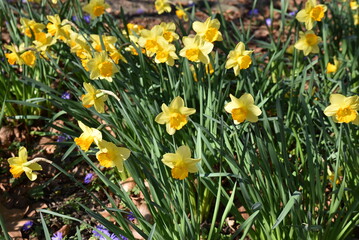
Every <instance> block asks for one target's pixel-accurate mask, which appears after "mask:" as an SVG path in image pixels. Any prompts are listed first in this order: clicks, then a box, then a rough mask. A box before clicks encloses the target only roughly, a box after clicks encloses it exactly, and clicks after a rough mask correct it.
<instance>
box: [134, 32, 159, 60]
mask: <svg viewBox="0 0 359 240" xmlns="http://www.w3.org/2000/svg"><path fill="white" fill-rule="evenodd" d="M159 39H164V37H163V28H162V27H161V26H159V25H155V26H154V27H153V28H151V30H147V29H143V30H141V37H140V38H139V39H138V45H140V46H141V47H143V48H145V49H146V54H147V56H149V57H152V56H153V55H155V54H156V52H157V51H158V49H159V48H160V45H159V44H158V40H159Z"/></svg>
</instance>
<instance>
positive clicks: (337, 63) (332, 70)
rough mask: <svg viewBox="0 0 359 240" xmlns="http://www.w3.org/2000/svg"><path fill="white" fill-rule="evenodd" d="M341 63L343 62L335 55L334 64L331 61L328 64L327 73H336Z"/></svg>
mask: <svg viewBox="0 0 359 240" xmlns="http://www.w3.org/2000/svg"><path fill="white" fill-rule="evenodd" d="M340 65H341V62H340V61H338V60H337V58H336V57H334V64H331V63H330V62H328V64H327V73H335V72H336V71H338V69H339V67H340Z"/></svg>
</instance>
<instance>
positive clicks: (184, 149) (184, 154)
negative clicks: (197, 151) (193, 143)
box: [176, 145, 191, 160]
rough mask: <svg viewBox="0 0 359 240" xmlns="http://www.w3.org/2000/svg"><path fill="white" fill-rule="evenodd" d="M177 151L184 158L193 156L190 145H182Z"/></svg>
mask: <svg viewBox="0 0 359 240" xmlns="http://www.w3.org/2000/svg"><path fill="white" fill-rule="evenodd" d="M176 153H177V154H179V155H180V156H181V157H182V159H183V160H184V159H186V158H191V149H190V148H189V147H188V146H185V145H184V146H180V147H179V148H178V149H177V151H176Z"/></svg>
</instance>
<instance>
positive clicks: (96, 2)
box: [82, 0, 110, 18]
mask: <svg viewBox="0 0 359 240" xmlns="http://www.w3.org/2000/svg"><path fill="white" fill-rule="evenodd" d="M109 7H110V5H108V4H107V3H105V0H90V2H89V3H88V4H86V5H85V6H84V7H83V8H82V10H84V11H85V12H87V13H88V14H90V16H91V18H97V17H99V16H101V15H102V14H104V13H105V10H106V9H107V8H109Z"/></svg>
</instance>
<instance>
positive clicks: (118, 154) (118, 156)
mask: <svg viewBox="0 0 359 240" xmlns="http://www.w3.org/2000/svg"><path fill="white" fill-rule="evenodd" d="M96 144H97V146H98V147H99V149H100V150H99V151H98V152H97V153H96V158H97V160H98V161H99V162H100V165H101V166H104V167H106V168H110V167H117V170H118V171H119V172H122V171H123V161H125V160H127V159H128V158H129V157H130V154H131V151H130V150H129V149H127V148H124V147H117V146H116V145H115V144H114V143H112V142H107V141H105V140H101V141H98V142H97V143H96Z"/></svg>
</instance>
